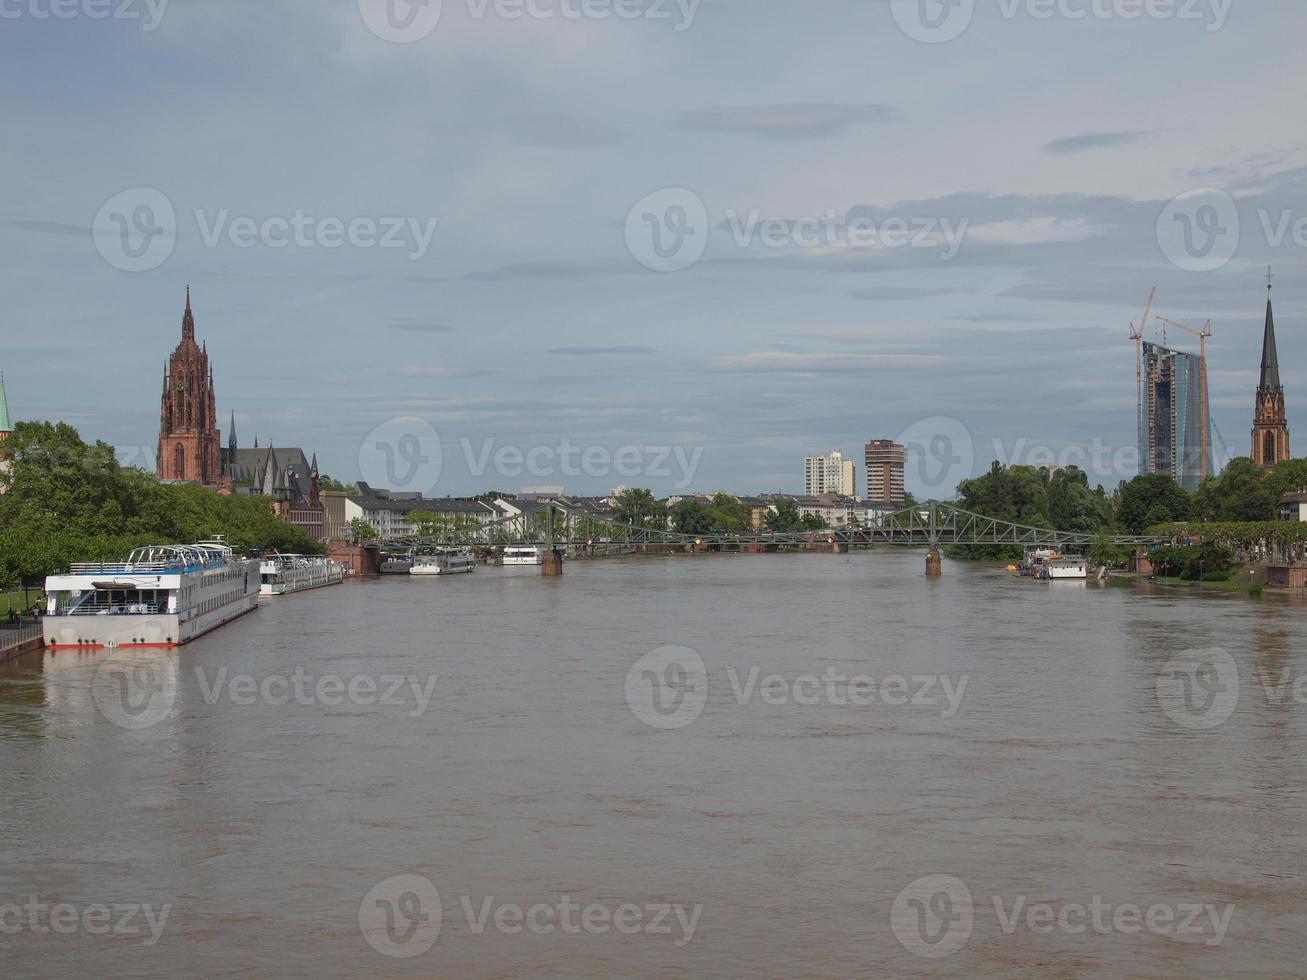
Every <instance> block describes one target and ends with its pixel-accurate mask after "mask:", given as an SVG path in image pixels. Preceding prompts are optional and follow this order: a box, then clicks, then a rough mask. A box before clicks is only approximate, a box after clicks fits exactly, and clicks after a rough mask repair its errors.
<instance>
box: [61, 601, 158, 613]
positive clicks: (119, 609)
mask: <svg viewBox="0 0 1307 980" xmlns="http://www.w3.org/2000/svg"><path fill="white" fill-rule="evenodd" d="M167 608H168V607H167V603H163V602H83V603H81V604H80V605H77V606H74V607H73V608H71V609H67V610H60V611H59V612H56V613H55V615H56V616H162V615H163V614H164V613H165V612H167Z"/></svg>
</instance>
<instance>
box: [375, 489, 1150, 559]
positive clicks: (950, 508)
mask: <svg viewBox="0 0 1307 980" xmlns="http://www.w3.org/2000/svg"><path fill="white" fill-rule="evenodd" d="M1099 537H1100V535H1098V534H1085V533H1076V532H1072V531H1054V530H1052V529H1050V528H1039V527H1031V526H1028V525H1025V524H1016V523H1013V522H1011V521H1004V520H1000V519H998V518H994V517H986V516H984V515H983V514H973V513H972V512H970V511H967V510H963V509H962V508H960V507H957V506H955V505H953V504H945V503H939V502H938V501H930V502H929V503H925V504H921V505H919V506H917V507H910V508H907V509H904V510H901V511H896V512H894V513H891V514H885V515H883V516H881V517H878V518H877V519H876V520H875V521H874V523H870V524H865V525H857V526H846V527H838V528H828V529H822V530H800V531H784V532H782V531H776V532H773V531H765V530H759V531H752V532H747V533H734V532H726V531H712V532H708V533H704V534H685V533H682V532H679V531H673V530H669V529H667V528H655V527H641V526H639V525H634V524H623V523H620V522H618V521H614V520H610V519H606V518H601V517H596V516H594V515H590V514H585V513H581V512H578V511H575V510H571V509H569V508H566V507H564V506H563V505H561V504H558V503H556V502H553V501H548V502H546V503H544V504H543V505H542V506H541V507H540V508H539V509H538V510H536V511H534V512H533V513H529V514H520V515H517V516H514V517H508V518H503V519H501V520H498V521H492V522H489V523H486V524H477V525H472V526H468V527H462V528H457V529H452V530H448V531H444V532H441V533H438V534H432V535H425V536H418V537H404V538H388V539H384V540H383V541H382V544H383V546H384V547H386V548H389V549H395V548H402V549H414V550H421V549H424V548H436V547H464V548H487V547H490V548H493V547H500V546H504V545H528V546H532V545H533V546H538V547H546V548H560V549H570V550H582V549H585V550H592V551H600V550H607V549H609V548H611V547H614V546H619V547H621V548H622V549H623V550H630V549H631V548H635V549H641V548H653V547H659V548H667V549H669V550H674V549H675V548H677V547H681V548H685V549H687V550H689V549H704V548H720V549H724V550H732V549H735V548H740V549H745V548H748V549H749V550H754V549H762V548H769V547H789V546H794V547H804V546H814V545H825V546H828V547H830V546H834V547H838V548H839V549H840V550H845V549H846V548H850V549H851V548H866V547H872V546H876V545H898V546H905V547H914V548H939V547H941V546H946V545H993V546H1007V547H1014V548H1015V547H1024V546H1026V545H1052V546H1055V547H1058V548H1059V549H1069V548H1085V547H1088V546H1089V545H1091V544H1093V543H1095V542H1096V541H1098V540H1099ZM1109 537H1110V540H1111V541H1112V543H1113V544H1116V545H1119V546H1124V547H1147V546H1155V545H1157V544H1162V543H1165V542H1166V540H1167V539H1163V538H1157V537H1148V536H1142V535H1112V536H1109Z"/></svg>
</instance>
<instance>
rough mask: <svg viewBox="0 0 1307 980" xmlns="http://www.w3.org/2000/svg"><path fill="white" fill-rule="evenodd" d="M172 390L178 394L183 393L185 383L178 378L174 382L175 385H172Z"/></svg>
mask: <svg viewBox="0 0 1307 980" xmlns="http://www.w3.org/2000/svg"><path fill="white" fill-rule="evenodd" d="M173 388H174V389H175V390H176V391H178V392H182V391H185V390H186V382H184V381H182V379H181V378H178V379H177V381H176V383H175V384H174V385H173Z"/></svg>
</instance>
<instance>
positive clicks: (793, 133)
mask: <svg viewBox="0 0 1307 980" xmlns="http://www.w3.org/2000/svg"><path fill="white" fill-rule="evenodd" d="M897 115H898V110H897V109H895V108H894V107H893V106H888V105H870V104H869V105H853V104H843V103H836V102H806V103H792V104H777V105H763V106H731V107H726V106H723V107H718V108H712V109H698V110H695V111H693V112H686V113H683V114H682V115H681V117H680V118H679V119H678V120H677V123H676V124H677V125H678V126H680V127H681V128H682V129H694V130H698V131H699V132H704V133H744V134H747V135H750V136H758V137H761V138H763V139H771V140H800V139H820V138H822V137H830V136H842V135H843V134H844V133H845V131H846V130H848V129H849V128H850V127H852V126H858V125H870V124H873V123H884V122H889V121H890V120H892V119H894V118H896V117H897Z"/></svg>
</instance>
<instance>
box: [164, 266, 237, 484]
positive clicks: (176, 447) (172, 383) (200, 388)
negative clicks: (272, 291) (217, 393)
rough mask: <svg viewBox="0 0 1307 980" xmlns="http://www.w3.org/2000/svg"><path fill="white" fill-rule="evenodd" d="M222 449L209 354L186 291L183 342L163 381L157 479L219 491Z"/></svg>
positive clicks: (189, 295)
mask: <svg viewBox="0 0 1307 980" xmlns="http://www.w3.org/2000/svg"><path fill="white" fill-rule="evenodd" d="M218 443H219V433H218V413H217V405H216V402H215V399H214V394H213V369H212V368H211V367H209V354H208V351H207V349H206V348H204V347H201V346H199V345H198V344H196V342H195V316H194V314H192V313H191V288H190V287H189V286H187V287H186V312H185V313H184V314H183V315H182V340H181V343H180V344H178V345H177V349H176V350H174V351H173V352H172V357H170V358H169V359H168V366H167V368H166V369H165V370H164V375H163V399H162V402H161V405H160V408H159V461H158V472H159V479H161V480H188V481H190V482H192V483H199V484H201V485H203V486H215V485H217V484H218V483H219V482H220V481H221V479H222V462H221V458H220V455H219V450H218Z"/></svg>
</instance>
